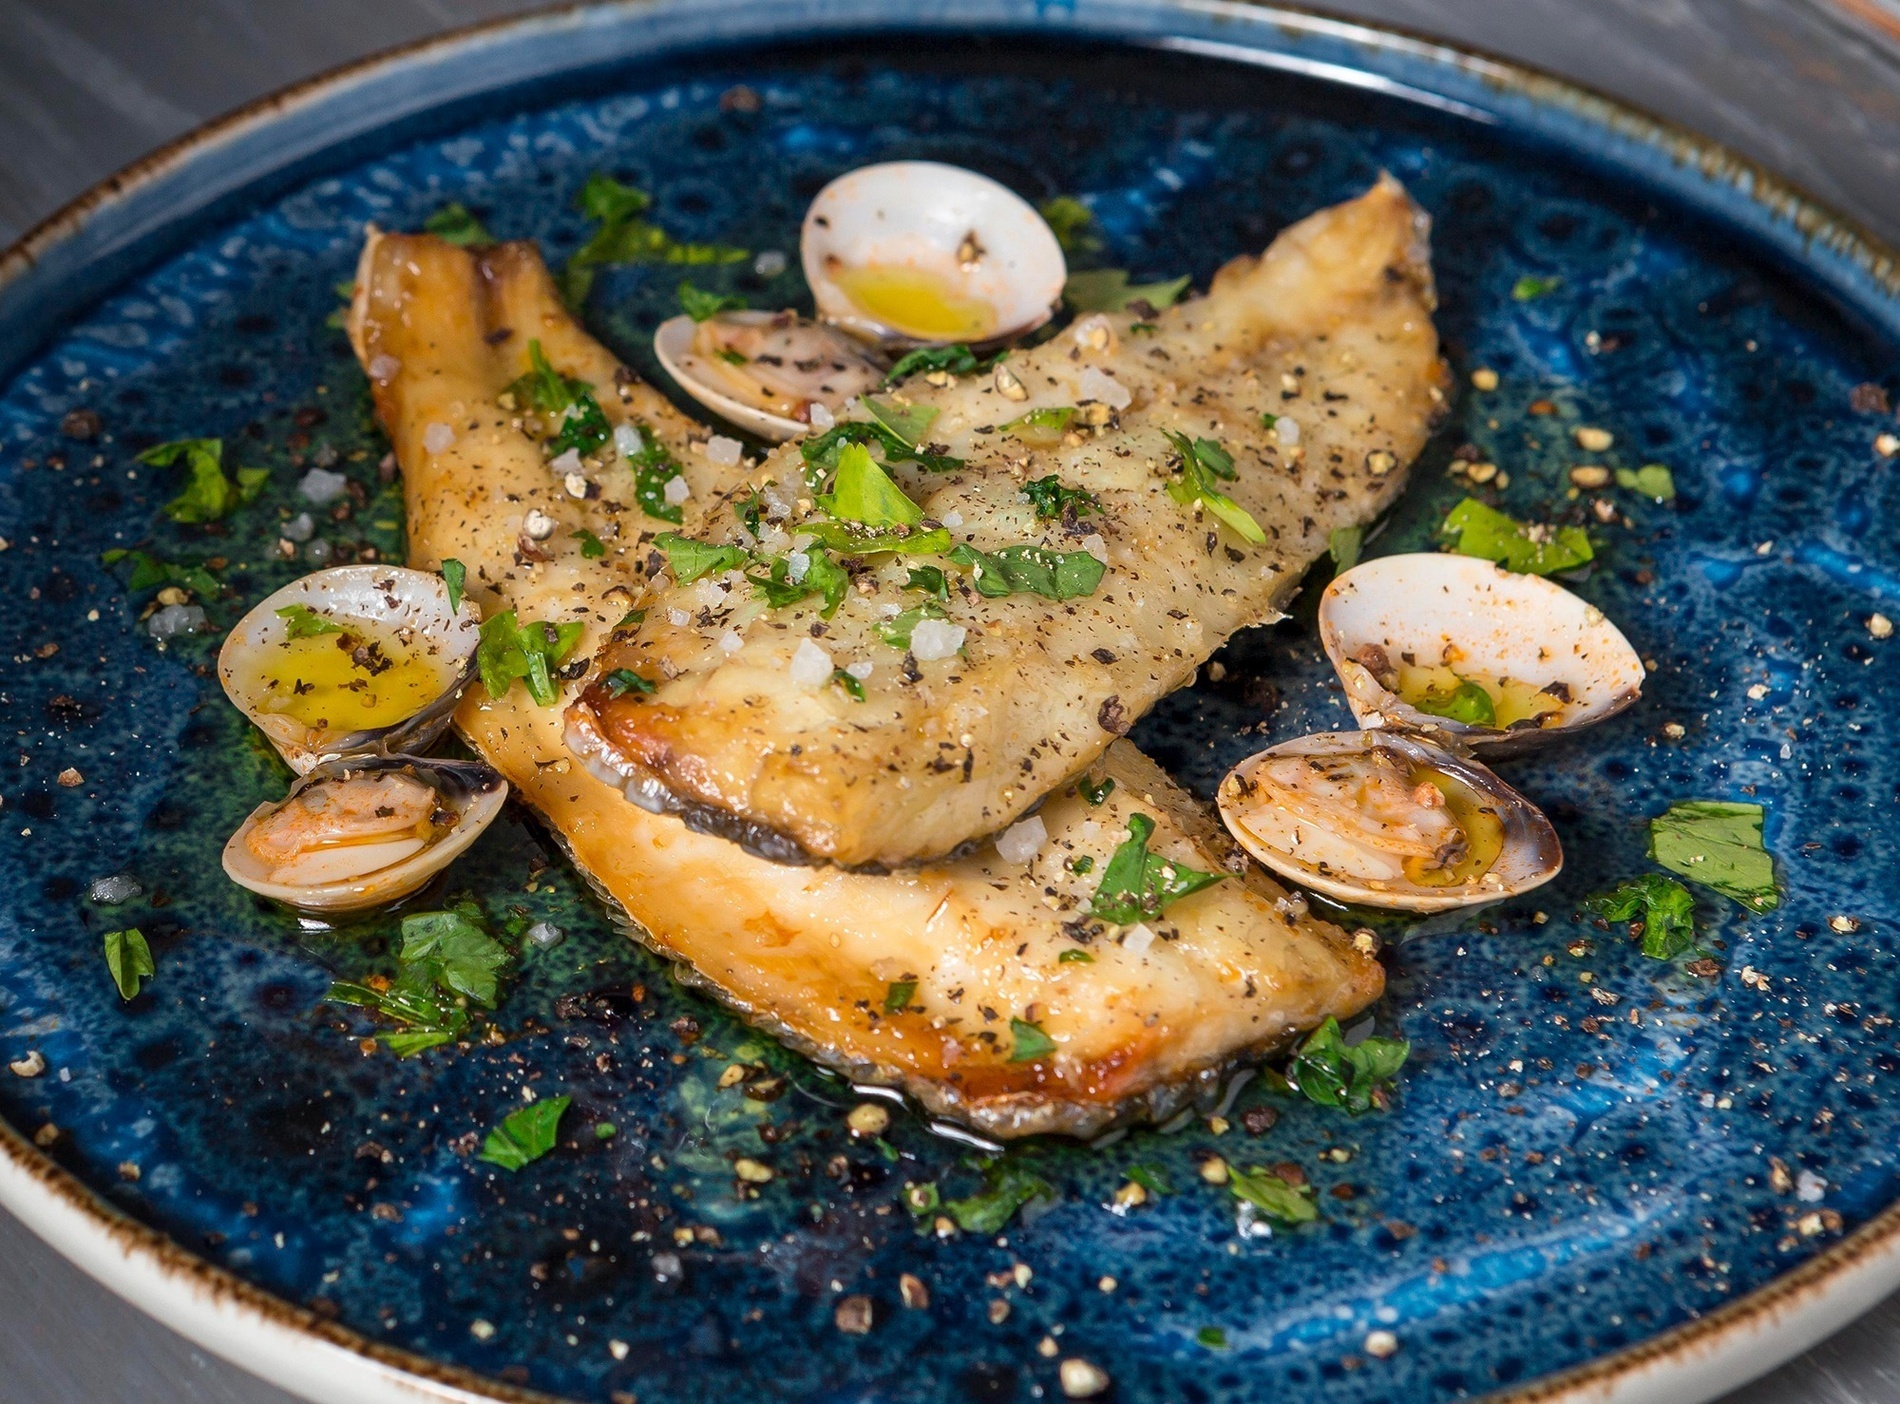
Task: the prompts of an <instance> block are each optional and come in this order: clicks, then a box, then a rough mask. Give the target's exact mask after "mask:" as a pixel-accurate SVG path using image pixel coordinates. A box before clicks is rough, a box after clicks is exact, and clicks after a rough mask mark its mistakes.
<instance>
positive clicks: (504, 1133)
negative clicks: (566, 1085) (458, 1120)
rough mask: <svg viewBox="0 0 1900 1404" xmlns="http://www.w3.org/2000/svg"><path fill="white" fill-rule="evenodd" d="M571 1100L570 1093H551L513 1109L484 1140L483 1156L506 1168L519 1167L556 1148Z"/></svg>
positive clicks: (490, 1162) (493, 1163)
mask: <svg viewBox="0 0 1900 1404" xmlns="http://www.w3.org/2000/svg"><path fill="white" fill-rule="evenodd" d="M571 1100H572V1099H571V1098H569V1097H567V1096H566V1095H562V1096H559V1097H548V1098H545V1099H544V1100H542V1101H539V1102H530V1103H529V1104H528V1105H527V1106H525V1107H518V1108H516V1109H515V1110H514V1111H511V1112H509V1113H508V1115H507V1116H505V1117H503V1118H502V1121H501V1125H499V1126H497V1127H496V1128H495V1129H494V1130H492V1131H490V1132H489V1133H488V1137H487V1139H486V1140H484V1141H483V1142H482V1149H481V1153H480V1158H481V1159H483V1160H485V1161H487V1162H488V1163H489V1164H490V1165H499V1166H500V1167H501V1168H502V1169H503V1170H519V1169H521V1168H522V1167H523V1166H525V1165H527V1164H529V1163H530V1162H531V1161H536V1160H539V1159H540V1158H541V1157H542V1156H544V1155H546V1154H547V1153H548V1152H549V1151H551V1150H553V1149H554V1142H555V1138H556V1137H557V1136H558V1135H559V1133H560V1127H561V1116H562V1114H563V1113H564V1112H566V1111H567V1107H568V1103H569V1102H570V1101H571Z"/></svg>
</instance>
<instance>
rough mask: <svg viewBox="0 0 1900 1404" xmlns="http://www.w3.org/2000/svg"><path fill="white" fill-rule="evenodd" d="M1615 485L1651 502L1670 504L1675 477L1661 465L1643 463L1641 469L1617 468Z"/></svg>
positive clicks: (1673, 494)
mask: <svg viewBox="0 0 1900 1404" xmlns="http://www.w3.org/2000/svg"><path fill="white" fill-rule="evenodd" d="M1616 485H1617V486H1618V487H1620V488H1628V489H1629V490H1630V491H1631V492H1636V493H1641V494H1642V495H1643V496H1644V497H1647V498H1649V499H1650V500H1651V501H1652V502H1670V501H1673V500H1674V499H1675V496H1676V475H1675V474H1674V473H1672V472H1670V471H1669V468H1668V466H1667V465H1665V464H1661V463H1645V464H1644V465H1643V466H1642V467H1641V468H1618V469H1617V470H1616Z"/></svg>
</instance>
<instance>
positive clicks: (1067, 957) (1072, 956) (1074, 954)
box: [1056, 859, 1095, 965]
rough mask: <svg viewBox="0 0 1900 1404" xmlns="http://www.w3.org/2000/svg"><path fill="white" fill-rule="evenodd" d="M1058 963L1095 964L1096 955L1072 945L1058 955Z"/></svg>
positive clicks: (1080, 869)
mask: <svg viewBox="0 0 1900 1404" xmlns="http://www.w3.org/2000/svg"><path fill="white" fill-rule="evenodd" d="M1077 861H1078V862H1079V861H1080V860H1079V859H1078V860H1077ZM1076 871H1077V872H1078V873H1085V872H1087V871H1088V869H1087V868H1077V869H1076ZM1056 964H1057V965H1093V964H1095V957H1094V956H1092V955H1090V954H1089V953H1088V952H1087V951H1085V950H1083V949H1082V948H1081V947H1079V946H1071V947H1070V948H1069V949H1068V950H1066V951H1064V952H1063V953H1062V954H1061V955H1059V956H1057V957H1056Z"/></svg>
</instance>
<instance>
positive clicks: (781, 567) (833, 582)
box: [746, 544, 864, 702]
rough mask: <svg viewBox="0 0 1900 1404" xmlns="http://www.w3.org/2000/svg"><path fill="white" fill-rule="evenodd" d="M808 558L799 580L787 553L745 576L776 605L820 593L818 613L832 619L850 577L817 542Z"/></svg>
mask: <svg viewBox="0 0 1900 1404" xmlns="http://www.w3.org/2000/svg"><path fill="white" fill-rule="evenodd" d="M805 562H806V564H805V574H804V577H803V578H802V579H800V580H797V581H794V580H793V579H792V575H791V570H792V566H791V561H790V559H789V558H788V557H785V556H779V557H777V558H775V559H773V560H772V561H771V562H770V563H769V565H767V567H766V573H765V574H764V575H748V576H746V579H747V580H749V581H751V582H752V593H753V594H754V595H756V596H758V597H759V598H760V599H762V600H764V601H765V602H766V603H767V604H769V605H770V606H772V608H773V609H781V608H783V607H784V606H786V605H791V604H797V603H798V602H799V601H800V600H803V599H807V598H809V597H810V596H812V595H818V596H821V597H822V598H823V599H824V602H825V603H824V608H823V609H821V610H820V611H819V613H820V614H821V615H823V616H824V617H825V618H826V619H829V618H831V616H832V615H834V614H836V613H837V612H838V606H839V605H841V604H843V603H844V597H845V593H846V591H848V590H849V589H850V588H851V577H850V576H849V575H847V574H846V573H845V570H844V567H843V566H841V565H839V564H838V563H837V562H836V561H834V560H832V559H831V557H830V556H828V555H827V554H825V552H824V551H822V550H820V549H819V548H818V547H817V545H815V544H814V545H812V546H809V547H807V548H806V550H805ZM852 681H853V682H856V681H857V679H855V678H853V679H852ZM858 700H859V701H860V702H862V701H863V700H864V698H863V697H862V696H861V695H860V696H859V698H858Z"/></svg>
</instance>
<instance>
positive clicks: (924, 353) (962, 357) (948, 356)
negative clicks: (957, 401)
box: [884, 345, 977, 385]
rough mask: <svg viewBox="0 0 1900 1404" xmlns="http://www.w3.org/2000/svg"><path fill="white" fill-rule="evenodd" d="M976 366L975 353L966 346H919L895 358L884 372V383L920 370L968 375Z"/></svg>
mask: <svg viewBox="0 0 1900 1404" xmlns="http://www.w3.org/2000/svg"><path fill="white" fill-rule="evenodd" d="M976 367H977V360H976V353H975V352H974V351H972V350H970V348H969V347H967V346H963V345H955V346H919V347H918V348H917V349H916V350H914V351H906V352H905V353H904V354H903V355H902V356H899V357H898V358H897V364H896V365H894V366H892V367H891V368H890V369H889V370H888V371H886V372H885V373H884V383H885V384H886V385H895V384H896V383H897V382H898V381H900V380H903V379H905V378H906V377H908V376H913V375H916V374H918V373H919V372H920V371H948V372H950V374H952V375H968V374H969V373H970V372H971V371H973V370H975V369H976Z"/></svg>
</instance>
